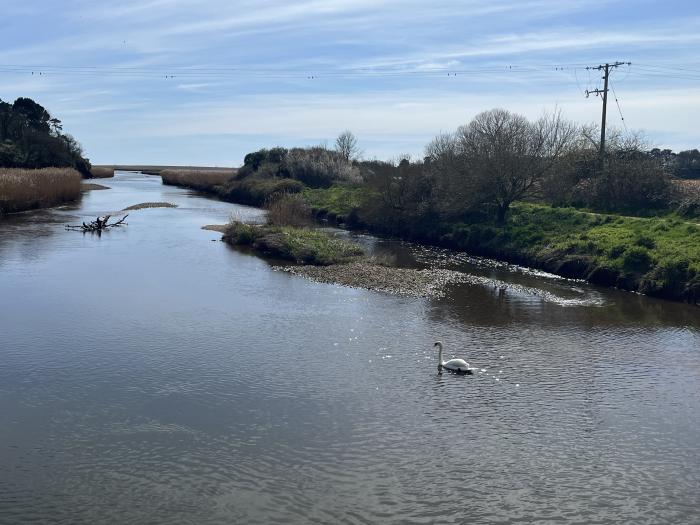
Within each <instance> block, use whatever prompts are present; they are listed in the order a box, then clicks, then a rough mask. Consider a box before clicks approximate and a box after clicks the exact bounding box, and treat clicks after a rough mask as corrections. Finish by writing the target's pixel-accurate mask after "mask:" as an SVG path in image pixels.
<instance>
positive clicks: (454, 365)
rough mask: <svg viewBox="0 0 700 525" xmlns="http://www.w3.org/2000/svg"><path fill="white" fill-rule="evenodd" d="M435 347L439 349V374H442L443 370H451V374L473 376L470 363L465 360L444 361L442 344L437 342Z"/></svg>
mask: <svg viewBox="0 0 700 525" xmlns="http://www.w3.org/2000/svg"><path fill="white" fill-rule="evenodd" d="M435 346H437V347H438V374H441V373H442V369H443V368H444V369H446V370H449V371H450V372H456V373H458V374H468V375H471V374H473V372H472V369H471V368H469V363H467V362H466V361H465V360H464V359H450V360H449V361H443V360H442V342H441V341H437V342H436V343H435Z"/></svg>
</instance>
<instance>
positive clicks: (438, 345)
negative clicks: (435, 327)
mask: <svg viewBox="0 0 700 525" xmlns="http://www.w3.org/2000/svg"><path fill="white" fill-rule="evenodd" d="M433 346H434V347H435V348H442V341H435V344H434V345H433Z"/></svg>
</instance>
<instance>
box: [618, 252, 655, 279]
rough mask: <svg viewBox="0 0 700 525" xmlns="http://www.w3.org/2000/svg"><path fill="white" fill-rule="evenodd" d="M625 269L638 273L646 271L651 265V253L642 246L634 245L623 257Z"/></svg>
mask: <svg viewBox="0 0 700 525" xmlns="http://www.w3.org/2000/svg"><path fill="white" fill-rule="evenodd" d="M622 265H623V267H624V268H625V270H627V271H630V272H636V273H644V272H646V271H647V270H648V269H649V267H650V266H651V255H649V252H648V251H647V250H646V249H645V248H642V247H641V246H633V247H632V248H630V249H629V250H627V252H626V253H625V255H624V257H623V258H622Z"/></svg>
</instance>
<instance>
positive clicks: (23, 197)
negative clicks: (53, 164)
mask: <svg viewBox="0 0 700 525" xmlns="http://www.w3.org/2000/svg"><path fill="white" fill-rule="evenodd" d="M80 181H81V176H80V173H78V172H77V171H76V170H74V169H72V168H43V169H38V170H30V169H21V168H0V214H2V213H13V212H18V211H24V210H30V209H34V208H46V207H49V206H55V205H57V204H61V203H64V202H69V201H74V200H77V199H78V198H80V189H81V188H80Z"/></svg>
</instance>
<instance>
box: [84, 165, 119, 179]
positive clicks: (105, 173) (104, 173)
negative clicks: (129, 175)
mask: <svg viewBox="0 0 700 525" xmlns="http://www.w3.org/2000/svg"><path fill="white" fill-rule="evenodd" d="M90 174H91V175H92V176H93V178H95V179H108V178H110V177H114V168H110V167H108V166H93V167H92V168H91V169H90Z"/></svg>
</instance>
